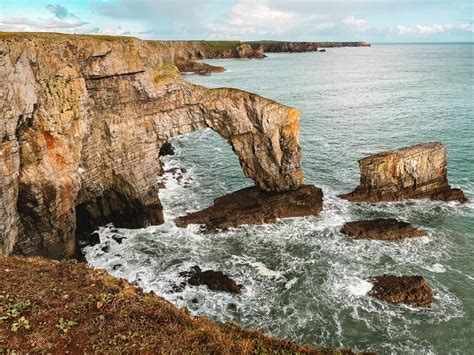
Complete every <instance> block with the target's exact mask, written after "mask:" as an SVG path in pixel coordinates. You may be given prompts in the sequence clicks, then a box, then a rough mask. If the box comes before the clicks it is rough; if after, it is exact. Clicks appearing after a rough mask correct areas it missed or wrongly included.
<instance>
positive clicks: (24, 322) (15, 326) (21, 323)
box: [10, 317, 30, 333]
mask: <svg viewBox="0 0 474 355" xmlns="http://www.w3.org/2000/svg"><path fill="white" fill-rule="evenodd" d="M22 328H23V329H30V322H29V321H28V319H26V318H25V317H20V318H18V319H17V320H16V321H15V322H13V323H12V326H11V328H10V330H11V331H12V332H14V333H16V332H18V331H19V330H20V329H22Z"/></svg>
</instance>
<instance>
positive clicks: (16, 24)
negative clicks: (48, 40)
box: [0, 17, 87, 32]
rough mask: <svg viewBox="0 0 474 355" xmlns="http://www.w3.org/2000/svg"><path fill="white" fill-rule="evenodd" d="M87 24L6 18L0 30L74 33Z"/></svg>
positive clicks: (56, 20)
mask: <svg viewBox="0 0 474 355" xmlns="http://www.w3.org/2000/svg"><path fill="white" fill-rule="evenodd" d="M86 24H87V22H83V21H79V20H77V19H71V20H60V19H57V18H50V19H44V18H38V19H35V20H34V19H29V18H25V17H6V18H0V30H2V31H10V32H20V31H32V32H35V31H37V32H44V31H61V32H74V30H76V29H80V28H81V27H82V26H84V25H86Z"/></svg>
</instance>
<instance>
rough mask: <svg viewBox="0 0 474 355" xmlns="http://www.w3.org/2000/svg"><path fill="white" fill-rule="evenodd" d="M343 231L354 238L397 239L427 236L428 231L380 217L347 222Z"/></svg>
mask: <svg viewBox="0 0 474 355" xmlns="http://www.w3.org/2000/svg"><path fill="white" fill-rule="evenodd" d="M341 232H342V233H344V234H346V235H348V236H350V237H353V238H354V239H379V240H397V239H404V238H415V237H423V236H426V235H427V234H426V232H425V231H423V230H420V229H417V228H414V227H413V226H412V225H411V224H410V223H407V222H403V221H398V220H396V219H393V218H388V219H384V218H378V219H372V220H361V221H354V222H347V223H346V224H344V226H343V227H342V229H341Z"/></svg>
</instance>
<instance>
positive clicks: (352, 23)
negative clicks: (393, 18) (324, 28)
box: [342, 16, 370, 32]
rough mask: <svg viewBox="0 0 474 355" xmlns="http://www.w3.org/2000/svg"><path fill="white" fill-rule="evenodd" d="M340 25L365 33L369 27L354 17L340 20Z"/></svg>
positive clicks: (362, 20)
mask: <svg viewBox="0 0 474 355" xmlns="http://www.w3.org/2000/svg"><path fill="white" fill-rule="evenodd" d="M342 23H343V24H344V25H346V26H347V27H349V28H350V29H352V30H356V31H360V32H365V31H367V30H368V29H369V28H370V26H369V23H368V22H367V21H366V20H364V19H361V18H357V17H355V16H347V17H345V18H344V19H343V20H342Z"/></svg>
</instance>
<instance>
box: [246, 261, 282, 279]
mask: <svg viewBox="0 0 474 355" xmlns="http://www.w3.org/2000/svg"><path fill="white" fill-rule="evenodd" d="M249 264H250V265H251V266H253V267H254V268H256V269H257V272H258V273H259V274H260V275H262V276H265V277H270V278H274V279H279V278H281V277H283V275H282V274H281V273H279V272H277V271H273V270H270V269H269V268H267V267H266V266H265V264H264V263H261V262H258V261H257V262H254V263H249Z"/></svg>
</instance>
